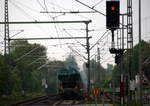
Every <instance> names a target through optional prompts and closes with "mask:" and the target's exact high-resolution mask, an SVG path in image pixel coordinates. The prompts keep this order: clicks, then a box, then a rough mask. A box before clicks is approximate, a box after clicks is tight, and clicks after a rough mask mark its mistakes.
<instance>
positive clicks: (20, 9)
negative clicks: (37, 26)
mask: <svg viewBox="0 0 150 106" xmlns="http://www.w3.org/2000/svg"><path fill="white" fill-rule="evenodd" d="M9 2H10V3H11V4H12V5H14V6H15V7H16V8H17V9H18V10H19V11H21V12H23V13H24V14H25V15H26V16H28V18H31V19H33V20H34V21H37V20H36V19H35V18H33V17H32V16H31V15H29V14H28V13H27V12H26V11H25V10H24V9H22V8H21V7H19V6H18V5H16V4H15V3H13V2H12V1H11V0H9Z"/></svg>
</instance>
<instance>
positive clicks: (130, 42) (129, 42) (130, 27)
mask: <svg viewBox="0 0 150 106" xmlns="http://www.w3.org/2000/svg"><path fill="white" fill-rule="evenodd" d="M127 49H128V65H129V66H128V67H129V68H128V86H130V81H132V80H133V78H132V76H133V72H131V71H133V70H132V63H133V61H132V57H133V12H132V0H127ZM131 73H132V74H131ZM128 93H129V95H128V96H129V98H128V101H132V91H131V90H130V87H128ZM128 104H130V102H129V103H128Z"/></svg>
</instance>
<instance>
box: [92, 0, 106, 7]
mask: <svg viewBox="0 0 150 106" xmlns="http://www.w3.org/2000/svg"><path fill="white" fill-rule="evenodd" d="M103 1H104V0H100V1H99V2H98V3H96V4H95V5H94V6H92V8H95V7H96V6H97V5H99V4H100V3H102V2H103Z"/></svg>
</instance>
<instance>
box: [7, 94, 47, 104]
mask: <svg viewBox="0 0 150 106" xmlns="http://www.w3.org/2000/svg"><path fill="white" fill-rule="evenodd" d="M47 101H48V96H40V97H36V98H33V99H28V100H25V101H21V102H18V103H15V104H11V105H9V106H24V105H32V104H37V103H42V102H43V103H44V102H45V103H46V102H47Z"/></svg>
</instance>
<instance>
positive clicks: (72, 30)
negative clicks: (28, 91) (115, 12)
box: [0, 0, 150, 67]
mask: <svg viewBox="0 0 150 106" xmlns="http://www.w3.org/2000/svg"><path fill="white" fill-rule="evenodd" d="M8 1H9V21H48V20H49V21H53V17H57V16H58V17H57V18H55V20H57V21H62V20H66V21H68V20H72V21H75V20H92V23H90V24H89V30H93V29H94V30H96V31H91V32H89V36H92V39H90V44H91V46H92V45H93V44H94V43H95V42H96V41H97V40H98V39H99V38H100V37H101V36H102V34H103V33H105V31H106V27H105V23H106V22H105V16H102V15H101V14H99V13H94V14H92V13H91V14H65V15H63V14H52V13H50V14H44V13H40V12H41V11H46V10H48V11H92V10H91V9H89V8H87V7H85V6H83V5H81V4H80V3H78V2H76V1H75V0H45V1H44V0H8ZM80 1H82V2H83V3H85V4H87V5H89V6H91V7H93V6H94V5H96V4H97V3H99V4H98V5H96V6H95V7H94V8H95V9H97V10H99V11H100V12H102V13H104V14H105V9H106V7H105V2H106V0H80ZM126 1H127V0H120V3H121V13H125V12H126ZM141 1H142V38H143V39H146V40H149V39H150V12H148V11H149V10H150V7H149V5H150V0H141ZM0 5H1V6H0V21H4V0H0ZM133 15H134V38H135V39H134V44H136V43H137V42H138V39H137V37H138V0H133ZM64 29H66V30H64ZM80 29H85V24H81V23H80V24H36V25H35V24H34V25H33V24H30V25H27V24H26V25H10V36H13V35H14V34H16V33H18V32H19V30H24V32H22V33H20V34H18V35H17V36H15V38H25V37H27V38H28V37H70V35H71V36H74V37H75V36H82V37H83V36H84V37H85V36H86V34H85V30H80ZM3 31H4V26H3V25H0V42H1V41H3V37H4V33H3ZM148 34H149V36H148ZM78 41H79V42H81V43H82V44H86V42H85V41H86V40H85V39H84V40H78ZM110 41H111V36H110V35H109V36H108V37H105V39H103V40H102V41H101V42H100V43H99V45H97V46H95V47H94V48H93V49H92V50H91V55H93V54H95V53H96V50H97V47H100V48H101V58H102V59H101V63H102V65H103V66H104V67H106V65H107V63H114V59H113V57H112V55H111V54H110V53H109V48H110V45H111V44H110ZM30 42H31V43H34V42H36V43H41V44H42V45H45V46H46V47H47V49H48V51H47V52H48V56H49V57H50V59H56V60H62V59H65V58H66V57H67V55H69V54H70V53H72V51H71V50H70V49H69V48H68V46H69V47H72V48H73V49H74V50H77V51H78V52H79V53H81V55H84V56H85V57H86V50H85V48H83V47H82V46H80V44H69V45H66V43H77V41H76V40H41V41H30ZM60 45H61V46H60ZM0 47H3V44H0ZM73 54H76V53H73ZM94 57H95V56H93V57H92V58H94ZM76 59H77V60H78V61H80V62H81V63H82V62H83V60H84V59H83V58H82V57H81V56H76ZM84 61H85V60H84Z"/></svg>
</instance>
